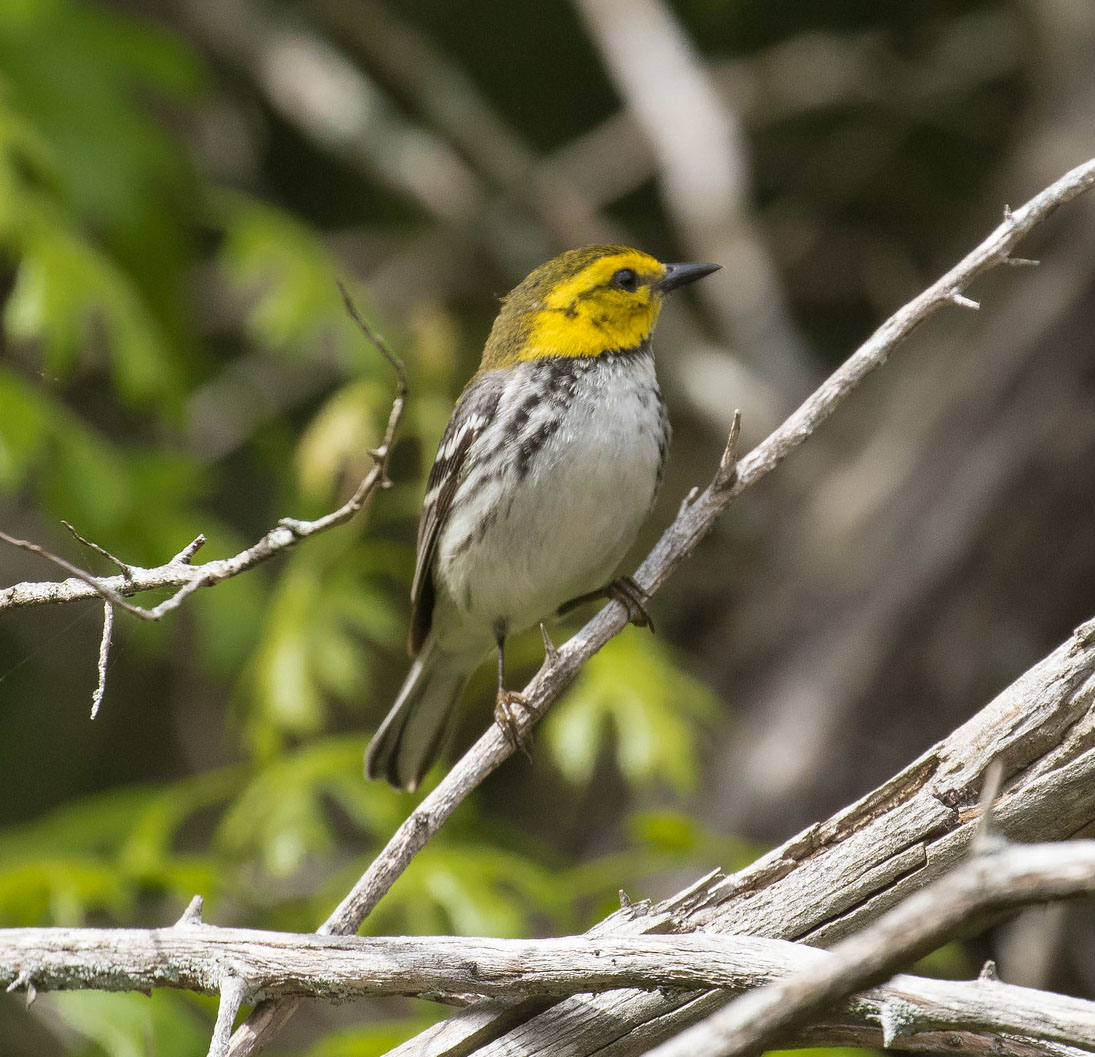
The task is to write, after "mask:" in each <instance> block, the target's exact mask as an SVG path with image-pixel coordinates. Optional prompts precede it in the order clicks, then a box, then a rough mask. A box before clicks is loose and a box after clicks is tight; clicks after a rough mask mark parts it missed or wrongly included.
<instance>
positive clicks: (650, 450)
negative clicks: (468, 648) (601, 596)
mask: <svg viewBox="0 0 1095 1057" xmlns="http://www.w3.org/2000/svg"><path fill="white" fill-rule="evenodd" d="M537 366H542V365H534V364H528V365H522V366H521V367H520V368H518V369H519V370H522V371H527V372H528V383H527V385H525V384H521V385H516V386H514V387H512V392H510V391H507V393H506V395H505V396H503V398H502V401H501V402H500V403H499V407H498V411H497V414H496V415H495V423H496V424H497V425H496V427H492V428H491V429H488V431H487V432H486V433H485V434H484V436H483V437H481V438H480V441H479V442H477V443H481V442H484V441H486V442H489V443H491V444H493V445H497V444H498V443H499V440H500V436H501V434H502V433H503V432H504V431H505V429H506V425H505V424H506V421H507V416H509V415H510V414H511V412H512V410H513V409H516V408H518V407H519V406H520V405H521V404H522V403H523V402H524V401H525V400H526V399H527V397H528V396H529V394H530V393H533V392H535V391H536V386H537V385H538V384H542V379H543V372H542V371H541V372H536V371H535V370H534V368H535V367H537ZM579 369H580V370H582V371H583V372H584V373H583V377H582V378H581V384H580V385H579V386H578V387H576V391H577V392H579V393H580V394H581V395H580V396H575V397H574V398H573V402H572V405H571V412H570V414H569V416H568V417H567V418H566V423H567V425H566V427H565V428H560V429H559V430H557V431H556V432H555V433H553V434H552V435H551V437H550V438H549V439H547V440H546V441H545V442H544V443H543V445H542V447H540V448H539V449H538V450H537V451H536V452H535V454H534V455H533V456H531V457H529V458H528V459H527V460H526V471H525V473H524V474H523V475H522V474H521V473H520V472H519V468H518V467H519V459H518V454H519V451H520V443H517V444H515V443H514V442H513V440H512V436H513V434H512V426H511V427H510V429H511V432H510V434H509V435H510V440H509V442H508V443H507V445H506V447H507V451H510V452H513V457H512V458H508V459H506V460H504V461H503V463H502V465H503V466H504V467H505V469H504V471H503V472H500V473H499V472H496V473H495V474H493V475H491V474H483V475H478V476H476V475H472V476H469V478H468V479H467V480H466V481H465V482H464V483H463V484H462V485H461V488H462V489H463V488H467V489H474V490H475V493H476V498H477V499H478V500H479V501H478V502H472V503H465V502H463V501H460V502H454V504H453V507H454V510H453V516H452V517H451V518H450V521H449V524H448V525H447V526H446V527H445V529H444V531H443V532H442V535H441V538H440V540H439V547H438V554H437V564H436V566H435V573H436V583H437V585H438V587H439V588H441V589H442V590H443V591H444V592H445V594H447V595H448V596H449V600H450V602H451V608H450V606H448V605H442V606H439V607H438V609H437V610H435V613H436V614H437V615H440V611H442V610H449V612H450V613H451V615H452V617H453V618H454V619H453V620H452V622H451V624H452V627H451V631H452V633H453V634H454V635H455V634H458V633H460V632H464V633H466V632H470V631H472V629H473V628H474V629H475V632H476V633H477V635H483V636H486V635H490V636H492V637H493V636H494V635H495V634H497V633H501V634H505V635H509V634H513V633H515V632H518V631H522V630H524V629H525V628H528V627H531V626H533V625H535V624H536V623H537V622H538V621H541V620H545V619H547V618H549V617H550V616H552V615H553V614H554V613H555V611H556V610H557V609H558V608H559V606H561V605H563V604H564V603H565V602H567V601H569V600H570V599H572V598H574V597H576V596H577V595H581V594H584V593H586V592H587V591H592V590H596V589H597V588H599V587H601V586H603V585H605V584H606V583H607V582H608V581H609V579H610V578H611V576H612V573H613V571H614V570H615V569H616V567H617V565H618V564H619V562H620V560H621V559H622V558H623V556H624V554H625V552H626V551H627V549H628V548H629V547H630V546H631V544H632V542H634V539H635V536H636V534H637V533H638V530H639V527H640V525H641V524H642V522H643V520H644V519H645V517H646V515H647V514H648V513H649V511H650V507H651V505H652V504H653V502H654V496H655V493H656V491H657V486H658V481H659V477H660V471H661V464H662V460H663V457H664V453H665V447H666V444H667V442H668V432H667V426H666V422H665V417H664V412H663V409H662V404H661V398H660V395H658V393H657V388H656V384H657V383H656V381H655V379H654V364H653V357H652V356H651V355H650V354H649V353H640V354H635V358H634V359H631V360H630V361H625V360H624V359H623V358H622V357H612V358H606V360H605V362H601V361H600V360H598V361H594V362H590V363H586V364H582V365H579ZM558 389H559V386H558V384H556V386H555V390H556V391H555V393H554V394H553V395H554V398H555V399H559V398H560V394H559V392H558ZM545 398H546V399H551V398H552V394H545ZM511 421H512V420H511ZM535 427H536V419H535V417H534V418H533V419H532V420H531V421H530V422H529V423H528V425H527V428H526V429H525V430H524V431H523V433H522V434H521V435H520V437H519V439H520V438H527V437H528V436H529V435H530V434H531V433H532V431H533V430H534V429H535ZM492 431H493V432H494V433H495V434H496V435H493V436H492V435H491V434H492ZM484 510H489V511H490V512H491V514H492V516H493V520H491V521H490V522H489V524H488V525H487V526H486V527H483V511H484ZM443 623H444V624H450V621H449V620H444V621H443ZM458 629H459V630H458ZM437 631H438V632H439V633H441V635H442V637H443V638H444V637H447V636H446V635H445V631H446V629H445V628H444V627H438V628H437Z"/></svg>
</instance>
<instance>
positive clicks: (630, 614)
mask: <svg viewBox="0 0 1095 1057" xmlns="http://www.w3.org/2000/svg"><path fill="white" fill-rule="evenodd" d="M605 594H606V595H608V597H609V598H611V599H613V600H615V601H616V602H620V603H622V604H623V606H624V608H625V609H626V610H627V619H628V620H629V621H630V622H631V623H632V624H634V625H635V627H637V628H650V630H651V631H653V630H654V621H653V620H651V618H650V614H649V613H648V612H647V609H646V605H647V603H648V602H649V601H650V596H649V595H648V594H647V593H646V592H645V591H644V590H643V589H642V588H641V587H640V586H639V585H638V584H637V583H636V582H635V581H634V580H633V579H632V578H631V577H630V576H620V577H617V579H615V580H613V581H612V583H610V584H609V585H608V587H606V588H605Z"/></svg>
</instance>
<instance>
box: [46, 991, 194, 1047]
mask: <svg viewBox="0 0 1095 1057" xmlns="http://www.w3.org/2000/svg"><path fill="white" fill-rule="evenodd" d="M47 1002H48V1004H49V1005H50V1006H51V1007H52V1008H53V1009H55V1010H56V1011H57V1013H58V1014H59V1015H60V1016H61V1018H62V1019H63V1020H64V1021H65V1022H66V1023H67V1024H68V1025H69V1026H70V1027H71V1028H72V1029H73V1030H74V1031H76V1032H78V1033H79V1034H80V1035H82V1036H83V1037H84V1038H85V1039H87V1040H88V1041H89V1042H93V1043H95V1044H96V1045H97V1046H98V1047H99V1048H100V1049H101V1051H102V1052H103V1053H104V1054H106V1055H107V1057H192V1055H193V1054H195V1053H204V1052H205V1050H206V1049H207V1048H208V1046H209V1031H210V1027H211V1026H210V1025H209V1024H208V1023H207V1022H204V1021H203V1020H202V1019H200V1018H199V1017H198V1016H197V1015H196V1013H195V1012H194V1009H193V1006H192V1004H191V1003H189V1002H187V1000H186V999H185V997H184V996H182V995H179V994H175V993H173V992H171V991H165V990H158V991H154V992H153V993H152V995H151V996H145V995H135V994H106V993H102V992H97V991H59V992H57V993H55V994H51V995H49V996H48V999H47Z"/></svg>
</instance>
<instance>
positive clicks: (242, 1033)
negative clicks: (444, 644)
mask: <svg viewBox="0 0 1095 1057" xmlns="http://www.w3.org/2000/svg"><path fill="white" fill-rule="evenodd" d="M1093 185H1095V159H1092V160H1089V161H1087V162H1085V163H1084V164H1082V165H1078V166H1076V167H1075V168H1074V169H1072V170H1070V171H1069V172H1068V173H1066V174H1065V175H1064V176H1062V177H1061V178H1060V179H1059V180H1057V181H1055V182H1054V183H1053V184H1051V185H1050V186H1049V187H1048V188H1046V189H1045V190H1044V191H1042V192H1041V193H1040V194H1038V195H1036V196H1035V197H1034V198H1032V199H1031V200H1030V201H1029V202H1027V203H1026V204H1025V205H1024V206H1022V207H1021V208H1020V209H1017V210H1014V211H1012V210H1011V209H1005V212H1004V219H1003V222H1002V223H1001V224H1000V225H999V226H998V227H997V228H996V229H995V230H994V231H993V232H992V233H991V234H990V235H989V236H988V238H986V239H985V240H984V241H983V242H982V243H981V244H980V245H979V246H978V247H977V248H976V249H974V250H973V251H972V252H971V253H969V254H968V255H967V256H966V257H964V258H963V259H962V260H961V261H960V262H959V263H958V264H956V265H955V266H954V267H953V268H952V269H951V270H950V271H949V272H947V273H946V274H945V275H944V276H942V277H941V278H940V279H938V280H937V281H936V282H935V283H933V284H932V285H931V286H930V287H928V288H927V289H926V290H925V291H924V292H923V293H922V294H920V295H919V296H918V297H916V298H914V299H913V300H912V301H910V302H909V303H908V304H907V305H905V306H904V307H903V308H901V309H899V310H898V311H897V312H896V313H895V314H894V315H893V316H891V317H890V318H889V319H888V320H887V321H886V322H885V323H883V324H882V326H881V327H879V328H878V330H876V331H875V333H874V334H873V335H872V336H871V337H870V338H869V339H868V340H867V341H866V342H865V343H864V344H863V345H861V346H860V348H859V349H857V350H856V351H855V352H854V353H853V354H852V355H851V357H849V359H848V360H846V361H845V362H844V363H843V364H842V365H841V366H840V367H839V368H837V370H836V371H834V372H833V374H832V375H830V377H829V378H828V379H827V380H826V381H825V382H823V383H822V385H821V386H820V387H819V388H818V389H817V390H816V391H815V392H814V393H813V394H812V395H811V396H810V397H808V398H807V399H806V401H804V402H803V404H802V405H801V406H800V407H799V408H798V410H797V411H795V412H794V413H793V414H792V415H791V416H790V418H788V419H787V420H786V421H785V422H784V423H783V424H782V425H781V426H779V427H778V428H777V429H776V430H775V431H774V432H773V433H772V434H771V435H770V436H768V437H767V438H766V439H765V440H764V441H762V442H761V443H760V444H759V445H757V447H756V448H754V449H753V450H752V451H751V452H750V453H749V454H748V455H746V456H745V457H744V458H743V459H742V460H741V461H740V463H737V464H736V466H735V467H734V472H732V473H727V472H726V470H725V467H720V470H719V472H718V473H717V474H716V475H715V478H714V480H713V481H712V483H711V484H710V485H709V486H708V487H707V488H706V489H705V490H704V491H703V492H702V493H701V494H700V495H699V496H698V497H697V498H696V499H695V501H694V502H692V503H691V504H686V505H685V506H683V507H682V509H681V511H680V513H679V514H678V515H677V518H676V519H675V520H674V522H673V523H672V524H671V525H670V526H669V528H668V529H667V530H666V532H665V533H664V534H663V536H662V538H661V540H660V541H659V542H658V544H657V545H656V546H655V548H654V549H653V551H651V553H650V554H649V555H648V556H647V558H646V560H645V561H644V562H643V563H642V565H641V566H640V568H639V570H638V571H637V573H636V574H635V580H636V582H637V583H638V584H639V586H640V587H642V588H643V589H644V590H646V591H647V593H648V594H652V593H653V592H654V591H656V590H657V589H658V588H659V587H660V586H661V585H662V584H663V583H664V582H665V580H666V579H667V578H668V577H669V576H670V575H672V573H673V572H674V570H676V569H677V568H678V567H679V566H680V564H681V563H682V562H683V561H684V560H685V559H686V558H687V557H688V556H689V555H691V553H692V552H693V551H694V550H695V548H696V546H697V545H698V544H699V542H700V540H702V539H703V537H704V536H706V535H707V533H708V532H710V531H711V528H712V527H713V525H714V524H715V521H716V520H717V519H718V518H719V516H720V515H721V514H722V513H723V512H724V511H725V510H726V508H727V507H728V506H729V505H730V503H731V502H732V501H733V500H734V499H736V498H737V497H738V496H739V495H741V494H742V492H744V491H745V490H746V489H747V488H749V487H751V486H752V485H754V484H756V483H757V482H758V481H760V480H762V479H763V478H764V477H766V476H767V475H768V474H769V473H771V472H772V471H773V470H774V469H775V468H776V467H777V466H778V465H779V464H780V463H781V462H782V461H783V460H784V459H785V458H786V457H787V456H788V455H790V454H791V452H793V451H794V450H795V449H796V448H798V447H799V446H800V445H801V444H802V443H803V442H804V441H805V440H806V439H807V438H808V437H809V436H811V435H812V434H813V433H814V431H815V430H817V429H818V428H819V427H820V426H821V425H822V424H823V423H824V422H825V421H826V419H828V418H829V416H830V415H832V414H833V412H834V411H835V410H836V408H837V407H839V406H840V404H841V403H842V402H843V401H844V399H845V398H846V397H847V396H848V395H849V394H851V393H852V392H853V391H854V390H855V389H856V388H857V387H858V386H859V384H860V383H861V382H862V381H863V379H864V378H866V377H867V375H869V374H870V373H871V372H872V371H874V370H876V369H877V368H878V367H880V366H881V365H882V364H883V363H885V362H886V360H887V358H888V357H889V355H890V353H891V352H892V351H893V350H894V349H895V348H896V347H897V346H898V345H899V344H900V343H901V342H902V341H903V340H904V339H905V338H906V337H907V336H908V335H909V334H910V333H911V332H912V331H913V330H914V329H915V328H916V327H917V326H918V325H919V324H920V323H922V322H924V320H926V319H928V318H929V317H930V316H932V315H934V314H935V313H936V312H937V311H938V310H939V309H940V308H942V307H944V306H949V305H955V304H958V305H964V306H966V307H970V305H972V302H970V301H969V299H968V298H966V297H965V295H964V293H963V291H964V290H965V289H966V287H967V286H968V285H969V284H970V283H971V282H973V280H974V279H976V278H977V277H978V276H979V275H981V274H983V273H984V272H986V271H988V270H989V269H991V268H993V267H996V266H997V265H1000V264H1006V263H1008V262H1010V261H1012V260H1013V257H1012V251H1013V250H1014V249H1015V248H1016V246H1017V245H1018V244H1019V242H1020V241H1021V240H1022V239H1023V237H1024V236H1025V235H1027V234H1028V233H1029V232H1030V231H1031V230H1033V229H1034V228H1035V227H1037V226H1038V224H1040V223H1041V222H1042V221H1043V220H1045V219H1046V218H1047V217H1048V216H1050V215H1051V214H1052V213H1053V212H1055V211H1056V210H1057V209H1058V208H1059V207H1060V206H1061V205H1063V204H1064V203H1065V202H1068V201H1070V200H1071V199H1073V198H1075V197H1076V196H1077V195H1080V194H1082V193H1083V192H1085V191H1087V190H1089V189H1090V188H1091V187H1092V186H1093ZM731 442H732V443H733V438H732V441H731ZM728 448H729V445H728ZM724 461H725V460H724ZM626 623H627V612H626V609H625V607H624V606H623V605H622V604H620V603H618V602H610V603H609V604H608V605H606V606H605V607H604V608H603V609H602V610H601V611H600V612H599V613H598V614H597V616H595V617H594V618H593V619H592V620H591V621H589V623H588V624H586V626H585V627H584V628H582V629H581V630H580V631H579V632H578V633H577V634H576V635H574V636H573V637H572V638H571V639H570V640H569V641H568V642H567V643H566V644H565V645H564V646H563V647H562V648H560V649H559V650H556V651H551V652H550V653H549V654H548V656H547V657H546V658H545V662H544V665H543V667H542V668H541V669H540V671H539V672H538V673H537V674H536V676H535V677H534V678H533V679H532V681H531V682H530V683H529V684H528V686H526V687H525V689H524V692H523V693H524V697H525V699H526V700H527V701H528V702H529V708H528V711H527V713H526V712H522V714H521V715H520V716H519V717H518V727H519V732H520V733H521V734H522V735H523V734H527V733H528V731H529V730H530V729H531V727H532V726H533V725H534V724H535V723H536V722H537V720H538V719H539V718H540V716H541V715H542V714H543V713H544V712H545V711H546V710H547V709H548V708H549V707H550V705H551V704H552V703H553V702H554V701H555V700H557V699H558V697H559V696H560V694H562V692H563V691H564V690H565V689H566V688H567V687H568V686H569V685H570V684H571V683H572V682H573V680H574V679H575V678H576V677H577V675H578V673H579V672H580V671H581V668H582V666H583V665H584V664H585V663H586V661H588V660H589V658H590V657H591V656H593V654H594V653H596V652H597V651H598V650H599V649H601V648H602V647H603V646H604V645H605V643H606V642H608V641H609V640H610V639H611V638H612V637H613V636H615V635H617V634H619V632H620V631H622V630H623V628H624V627H625V626H626ZM513 751H514V749H513V746H512V745H511V744H510V742H509V741H508V740H507V739H506V738H505V737H504V736H503V735H502V733H501V731H500V730H499V729H498V728H497V726H494V725H492V726H491V727H490V728H489V729H488V730H487V732H486V733H485V734H484V735H483V736H482V737H481V738H480V739H479V741H477V742H476V743H475V745H473V746H472V747H471V749H469V750H468V752H467V753H466V754H465V756H464V757H463V758H462V759H461V760H460V761H459V762H458V763H457V764H456V765H455V766H454V767H453V769H452V770H451V771H450V772H449V773H448V774H447V775H446V776H445V778H444V779H443V780H442V782H441V784H440V785H438V786H437V788H436V789H434V790H433V792H431V793H430V794H429V795H428V796H427V797H426V798H425V799H424V800H423V801H422V803H421V804H419V806H418V807H417V808H416V809H415V810H414V811H413V812H412V813H411V815H410V816H409V817H408V818H407V819H406V821H405V822H404V823H403V824H402V825H401V826H400V827H399V829H398V830H397V831H396V833H395V834H394V835H393V836H392V838H391V839H390V840H389V842H388V844H387V846H386V847H385V848H384V850H383V851H382V852H381V854H380V855H379V856H378V857H377V858H376V860H374V862H373V863H372V865H371V866H370V867H369V869H368V870H366V872H365V874H364V875H363V876H362V877H361V879H360V880H359V881H358V883H357V884H356V885H355V886H354V888H353V889H352V890H351V891H350V892H349V893H348V894H347V896H346V897H345V898H344V899H343V901H342V902H341V903H340V904H339V906H338V907H337V908H336V909H335V911H334V912H333V913H332V915H331V916H330V917H329V918H328V919H327V921H326V922H324V924H323V925H322V926H321V927H320V932H322V933H324V934H332V935H346V934H349V933H353V932H356V931H357V929H358V928H359V927H360V926H361V923H362V922H363V921H364V920H365V918H366V917H367V916H368V914H369V913H370V912H371V911H372V909H373V908H374V907H375V906H376V904H377V902H378V901H379V900H380V899H381V898H382V897H383V895H384V894H385V893H386V892H387V891H388V889H389V888H390V887H391V886H392V885H393V884H394V883H395V881H396V880H397V879H398V877H399V876H400V875H401V874H402V872H403V871H404V870H405V869H406V867H407V864H408V863H409V862H410V861H411V860H412V859H413V858H414V856H415V855H417V854H418V852H419V851H420V850H421V849H422V848H423V847H424V846H425V845H426V843H427V842H428V841H429V840H430V838H431V837H432V836H433V835H434V834H435V833H436V832H437V830H438V829H439V828H440V827H441V825H442V824H443V823H444V822H445V820H446V819H447V818H448V817H449V815H450V814H452V812H453V811H454V810H455V809H456V807H457V805H459V804H460V803H461V802H462V801H463V799H464V798H465V797H466V796H467V795H468V794H469V793H470V792H471V791H472V790H473V789H475V788H476V787H477V786H478V785H479V784H480V783H481V782H482V781H483V780H484V779H485V778H486V777H487V776H488V775H489V774H490V773H492V772H493V771H494V770H495V769H496V768H497V767H498V766H499V765H500V764H501V763H502V762H503V761H504V760H506V759H507V758H508V757H509V756H510V755H512V753H513ZM910 868H911V867H910ZM826 880H827V879H826V878H822V889H821V890H824V888H825V882H826ZM810 899H813V894H811V896H810ZM807 902H809V900H808V901H807ZM754 931H763V929H757V930H754ZM292 1013H293V1001H292V1000H288V1001H284V1002H281V1003H264V1004H263V1005H261V1006H259V1007H258V1008H257V1009H256V1010H255V1011H254V1013H252V1015H251V1018H250V1019H249V1020H248V1022H247V1023H245V1024H244V1025H242V1026H241V1027H240V1028H239V1029H238V1030H237V1032H236V1034H235V1035H234V1036H233V1043H232V1047H231V1049H230V1053H231V1054H232V1055H233V1057H244V1055H246V1054H250V1053H253V1052H254V1051H255V1049H256V1048H257V1047H258V1046H259V1045H261V1044H262V1043H263V1042H265V1041H268V1040H269V1039H270V1038H272V1037H273V1035H274V1034H276V1032H277V1031H278V1030H280V1027H281V1026H282V1025H283V1024H284V1023H285V1022H286V1021H287V1020H288V1018H289V1017H290V1016H292Z"/></svg>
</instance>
